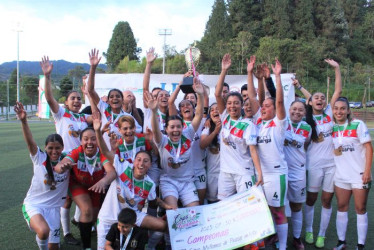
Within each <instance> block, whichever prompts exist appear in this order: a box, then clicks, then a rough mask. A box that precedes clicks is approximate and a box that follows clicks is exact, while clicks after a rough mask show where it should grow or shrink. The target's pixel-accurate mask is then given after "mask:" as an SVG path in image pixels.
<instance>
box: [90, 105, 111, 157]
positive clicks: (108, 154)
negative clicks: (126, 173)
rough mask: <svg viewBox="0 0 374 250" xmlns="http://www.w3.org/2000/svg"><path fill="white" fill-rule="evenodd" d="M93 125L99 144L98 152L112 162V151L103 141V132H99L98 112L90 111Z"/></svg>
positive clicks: (99, 120)
mask: <svg viewBox="0 0 374 250" xmlns="http://www.w3.org/2000/svg"><path fill="white" fill-rule="evenodd" d="M92 119H93V127H94V129H95V134H96V138H97V142H98V144H99V148H100V152H101V153H102V154H103V155H104V156H105V157H106V158H107V159H108V160H109V162H110V163H112V164H113V162H114V153H113V152H112V151H110V150H109V149H108V147H107V145H106V143H105V141H104V138H103V134H102V133H101V119H100V113H99V112H94V113H92Z"/></svg>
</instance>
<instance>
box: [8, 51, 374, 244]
mask: <svg viewBox="0 0 374 250" xmlns="http://www.w3.org/2000/svg"><path fill="white" fill-rule="evenodd" d="M98 54H99V52H98V51H97V50H95V49H94V50H91V52H90V53H89V60H90V65H91V67H90V71H89V76H88V79H84V85H83V87H82V92H83V94H84V95H85V96H86V98H89V100H90V103H91V110H90V111H87V109H84V110H83V111H81V107H82V99H81V98H82V97H81V95H80V93H79V92H77V91H75V90H72V91H70V92H69V93H68V94H67V96H66V101H65V105H64V106H63V107H62V106H60V105H59V104H58V102H57V101H56V100H55V99H54V97H53V94H52V87H51V72H52V69H53V65H52V63H50V62H49V58H48V57H44V58H42V61H41V62H40V65H41V68H42V70H43V73H44V76H45V88H44V90H45V96H46V99H47V102H48V104H49V106H50V109H51V111H52V115H53V118H54V121H55V125H56V132H57V133H56V134H51V135H49V136H48V137H47V138H46V141H45V146H44V151H42V148H39V147H38V146H37V145H36V143H35V141H34V139H33V137H32V133H31V131H30V129H29V127H28V123H27V114H26V112H25V110H24V108H23V106H22V104H21V103H17V104H16V105H15V112H16V113H17V116H18V118H19V119H20V120H21V124H22V130H23V135H24V139H25V141H26V144H27V146H28V149H29V152H30V158H31V160H32V163H33V173H34V175H33V177H32V182H31V187H30V189H29V191H28V193H27V196H26V198H25V200H24V203H23V207H22V211H23V215H24V217H25V219H26V221H27V223H28V225H29V227H30V229H32V230H33V231H34V232H35V233H36V242H37V244H38V246H39V248H40V249H58V248H59V243H60V222H61V225H62V229H63V233H64V237H65V239H68V240H69V238H70V240H71V241H70V242H73V243H74V241H75V239H74V238H73V237H72V235H71V233H70V215H69V214H70V207H71V204H72V201H74V202H75V204H76V213H75V220H76V222H77V223H78V227H79V231H80V236H81V241H82V242H81V244H82V247H83V249H90V248H91V230H92V226H93V225H95V226H96V227H97V245H98V246H97V247H98V249H144V247H145V244H146V243H147V249H155V247H156V245H157V243H158V242H159V240H160V238H161V237H163V238H164V241H165V242H166V248H169V249H170V248H171V247H170V237H169V235H168V229H167V222H166V219H165V216H162V215H160V211H165V210H167V209H176V208H178V207H190V206H198V205H203V204H204V203H214V202H217V201H219V200H223V199H225V198H227V197H229V196H231V195H234V194H235V193H237V192H242V191H245V190H247V189H250V188H251V187H253V186H258V187H260V188H261V189H262V190H263V192H264V194H265V197H266V200H267V202H268V205H269V208H270V211H271V212H272V215H273V220H274V224H275V228H276V232H277V235H276V236H273V237H272V238H271V239H268V240H267V241H266V243H267V244H270V243H271V241H275V242H277V247H278V248H279V249H282V250H283V249H286V248H287V234H288V219H287V217H286V215H285V202H286V201H287V200H288V201H289V204H290V209H291V218H290V220H291V223H292V231H293V232H292V234H293V242H292V244H293V246H294V247H295V248H296V249H304V245H303V241H302V240H301V231H302V226H303V220H304V224H305V231H306V234H305V242H306V243H308V244H315V246H316V247H319V248H322V247H324V244H325V232H326V229H327V227H328V224H329V222H330V217H331V213H332V207H331V202H332V199H333V196H334V194H335V196H336V199H337V204H338V205H337V217H336V228H337V240H338V243H337V245H336V247H335V248H334V249H345V248H346V242H345V235H346V230H347V225H348V207H349V201H350V198H351V196H352V194H353V197H354V204H355V210H356V213H357V233H358V239H357V249H364V244H365V240H366V234H367V229H368V216H367V211H366V203H367V199H368V194H369V190H370V184H371V163H372V155H373V148H372V145H371V138H370V134H369V131H368V129H367V127H366V125H365V123H363V122H362V121H360V120H356V119H352V114H351V111H350V108H349V103H348V100H347V99H346V98H345V97H341V96H340V94H341V91H342V84H341V74H340V69H339V64H338V63H337V62H335V61H334V60H331V59H326V60H325V62H326V63H327V64H328V65H330V66H331V67H332V68H333V69H334V70H335V90H334V93H333V95H332V98H331V100H330V103H327V101H326V99H327V98H326V96H325V95H324V94H323V93H319V92H317V93H313V94H311V93H309V92H308V91H307V90H306V89H305V88H303V87H302V86H301V84H300V83H299V82H298V80H297V79H293V84H294V86H295V88H296V89H298V90H300V91H301V92H302V93H303V95H304V96H305V99H306V103H304V102H303V101H301V100H299V99H296V100H295V101H294V102H292V104H291V106H290V107H289V111H288V114H289V115H288V116H287V112H286V108H285V104H284V98H283V88H282V83H281V71H282V66H281V64H280V62H279V61H278V60H277V59H276V60H275V64H274V65H271V68H272V72H273V74H274V75H275V86H274V83H273V81H272V78H271V77H270V69H269V67H268V65H267V64H265V63H263V64H258V65H257V66H255V63H256V58H255V56H251V57H250V59H249V60H247V72H248V76H247V84H245V85H243V86H242V88H241V93H239V92H230V90H229V85H228V84H227V83H225V82H224V81H225V76H226V74H227V72H228V70H229V68H230V66H231V58H230V55H229V54H226V55H224V56H223V59H222V65H221V67H222V71H221V74H220V75H219V78H218V81H217V85H216V88H215V97H216V102H215V103H209V98H208V94H207V92H206V89H205V88H204V85H203V84H202V83H201V81H200V80H199V76H198V73H196V72H187V73H186V74H185V75H184V77H191V76H194V78H193V85H192V88H193V91H194V92H193V93H188V94H185V96H184V98H183V100H182V101H181V102H180V103H178V104H176V103H175V101H176V99H177V96H178V94H179V92H180V88H181V84H182V81H181V83H180V84H179V85H178V86H177V87H176V89H175V91H173V92H172V93H171V95H170V94H169V92H168V91H165V90H163V89H161V88H155V89H152V90H150V89H149V82H150V76H151V67H152V64H153V62H154V60H155V59H156V55H155V53H154V49H153V48H151V49H150V50H149V51H148V52H147V54H146V60H147V64H146V68H145V72H144V79H143V104H144V109H143V110H141V109H138V108H137V107H136V100H135V97H134V95H133V93H132V92H131V91H124V92H122V91H121V90H118V89H112V90H110V91H109V93H108V96H107V97H101V98H100V97H99V96H98V94H97V93H96V91H95V71H96V67H97V65H98V64H99V62H100V59H101V58H100V57H99V56H98ZM253 77H256V78H257V79H258V88H257V89H255V87H254V84H253ZM181 78H182V77H181ZM86 81H87V82H86ZM177 105H178V106H177ZM321 189H322V194H321V200H322V208H321V209H322V210H321V222H320V226H319V232H318V235H315V234H314V233H313V217H314V204H315V202H316V200H317V198H318V194H319V191H320V190H321ZM303 206H304V211H305V217H304V219H303V214H302V207H303ZM147 230H149V231H147ZM144 235H145V236H144ZM315 236H316V238H314V237H315ZM264 244H265V243H264V241H260V242H256V243H254V244H251V245H248V246H246V249H259V248H263V247H264Z"/></svg>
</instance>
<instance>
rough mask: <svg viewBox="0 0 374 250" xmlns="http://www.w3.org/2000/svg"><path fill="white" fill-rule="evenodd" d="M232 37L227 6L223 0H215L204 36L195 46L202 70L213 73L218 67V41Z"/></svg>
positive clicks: (224, 40)
mask: <svg viewBox="0 0 374 250" xmlns="http://www.w3.org/2000/svg"><path fill="white" fill-rule="evenodd" d="M231 38H232V28H231V24H230V19H229V15H228V12H227V6H226V3H225V1H224V0H216V1H215V2H214V4H213V8H212V14H211V15H210V16H209V20H208V22H207V23H206V26H205V32H204V36H203V38H202V39H201V42H200V43H198V45H197V47H198V48H199V49H200V50H201V67H200V69H202V71H203V72H207V73H214V72H217V71H218V70H219V68H220V55H219V54H218V53H217V50H216V45H217V42H218V41H223V42H226V41H228V40H230V39H231Z"/></svg>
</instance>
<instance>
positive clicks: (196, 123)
mask: <svg viewBox="0 0 374 250" xmlns="http://www.w3.org/2000/svg"><path fill="white" fill-rule="evenodd" d="M192 87H193V90H194V91H195V93H196V94H197V104H196V111H195V116H194V118H193V119H192V122H191V125H192V127H193V128H194V130H195V131H197V130H198V129H199V127H200V123H201V119H203V110H204V86H203V85H202V84H201V82H200V80H199V78H198V77H195V78H194V79H193V85H192Z"/></svg>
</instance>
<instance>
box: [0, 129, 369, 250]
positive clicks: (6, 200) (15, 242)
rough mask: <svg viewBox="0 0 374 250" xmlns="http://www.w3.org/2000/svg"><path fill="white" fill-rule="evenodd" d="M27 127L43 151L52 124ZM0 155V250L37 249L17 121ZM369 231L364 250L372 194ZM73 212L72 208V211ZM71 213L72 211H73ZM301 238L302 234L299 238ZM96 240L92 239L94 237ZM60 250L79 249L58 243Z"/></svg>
mask: <svg viewBox="0 0 374 250" xmlns="http://www.w3.org/2000/svg"><path fill="white" fill-rule="evenodd" d="M30 127H31V130H32V133H33V136H34V139H35V140H36V142H37V144H38V145H39V146H40V147H42V148H44V140H45V138H46V136H47V135H48V134H51V133H53V132H54V131H55V130H54V124H53V123H52V122H30ZM372 137H373V138H374V133H372ZM0 138H1V140H0V156H1V158H2V159H3V163H2V164H1V166H0V190H1V199H0V218H1V219H0V249H37V245H36V243H35V234H34V233H33V232H31V231H30V230H29V229H28V227H27V224H26V221H25V220H24V219H23V216H22V213H21V206H22V202H23V199H24V198H25V196H26V193H27V190H28V188H29V186H30V182H31V177H32V164H31V160H30V158H29V153H28V151H27V148H26V146H25V142H24V141H23V137H22V131H21V125H20V123H19V122H9V123H6V122H1V123H0ZM333 204H334V210H333V214H332V218H331V221H330V226H329V228H328V231H327V234H326V236H327V239H326V247H325V249H332V248H333V247H334V246H335V244H336V242H337V236H336V228H335V217H336V209H335V207H336V200H335V199H334V202H333ZM367 208H368V213H369V230H368V237H367V241H366V249H374V237H373V236H374V199H373V192H372V191H371V193H370V194H369V201H368V206H367ZM72 210H73V209H72ZM72 212H73V211H72ZM319 218H320V203H319V202H318V204H317V205H316V209H315V220H314V228H315V229H314V231H315V237H316V234H317V233H318V232H317V228H318V227H319ZM72 232H73V234H74V235H75V236H77V237H78V238H79V233H78V230H77V228H75V227H74V226H72ZM291 232H292V227H291V225H290V226H289V239H288V245H289V248H288V249H293V248H292V246H291V244H292V236H291V235H292V233H291ZM303 235H304V232H303V234H302V236H303ZM93 238H95V236H94V237H93ZM356 241H357V232H356V215H355V212H354V208H353V201H351V209H350V213H349V225H348V230H347V242H348V249H355V248H354V247H355V245H356ZM61 243H62V244H61V249H80V247H73V246H69V245H66V244H64V243H63V241H61ZM92 243H93V244H92V246H93V248H94V249H96V240H95V239H93V242H92ZM306 249H315V248H314V247H313V246H306Z"/></svg>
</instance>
